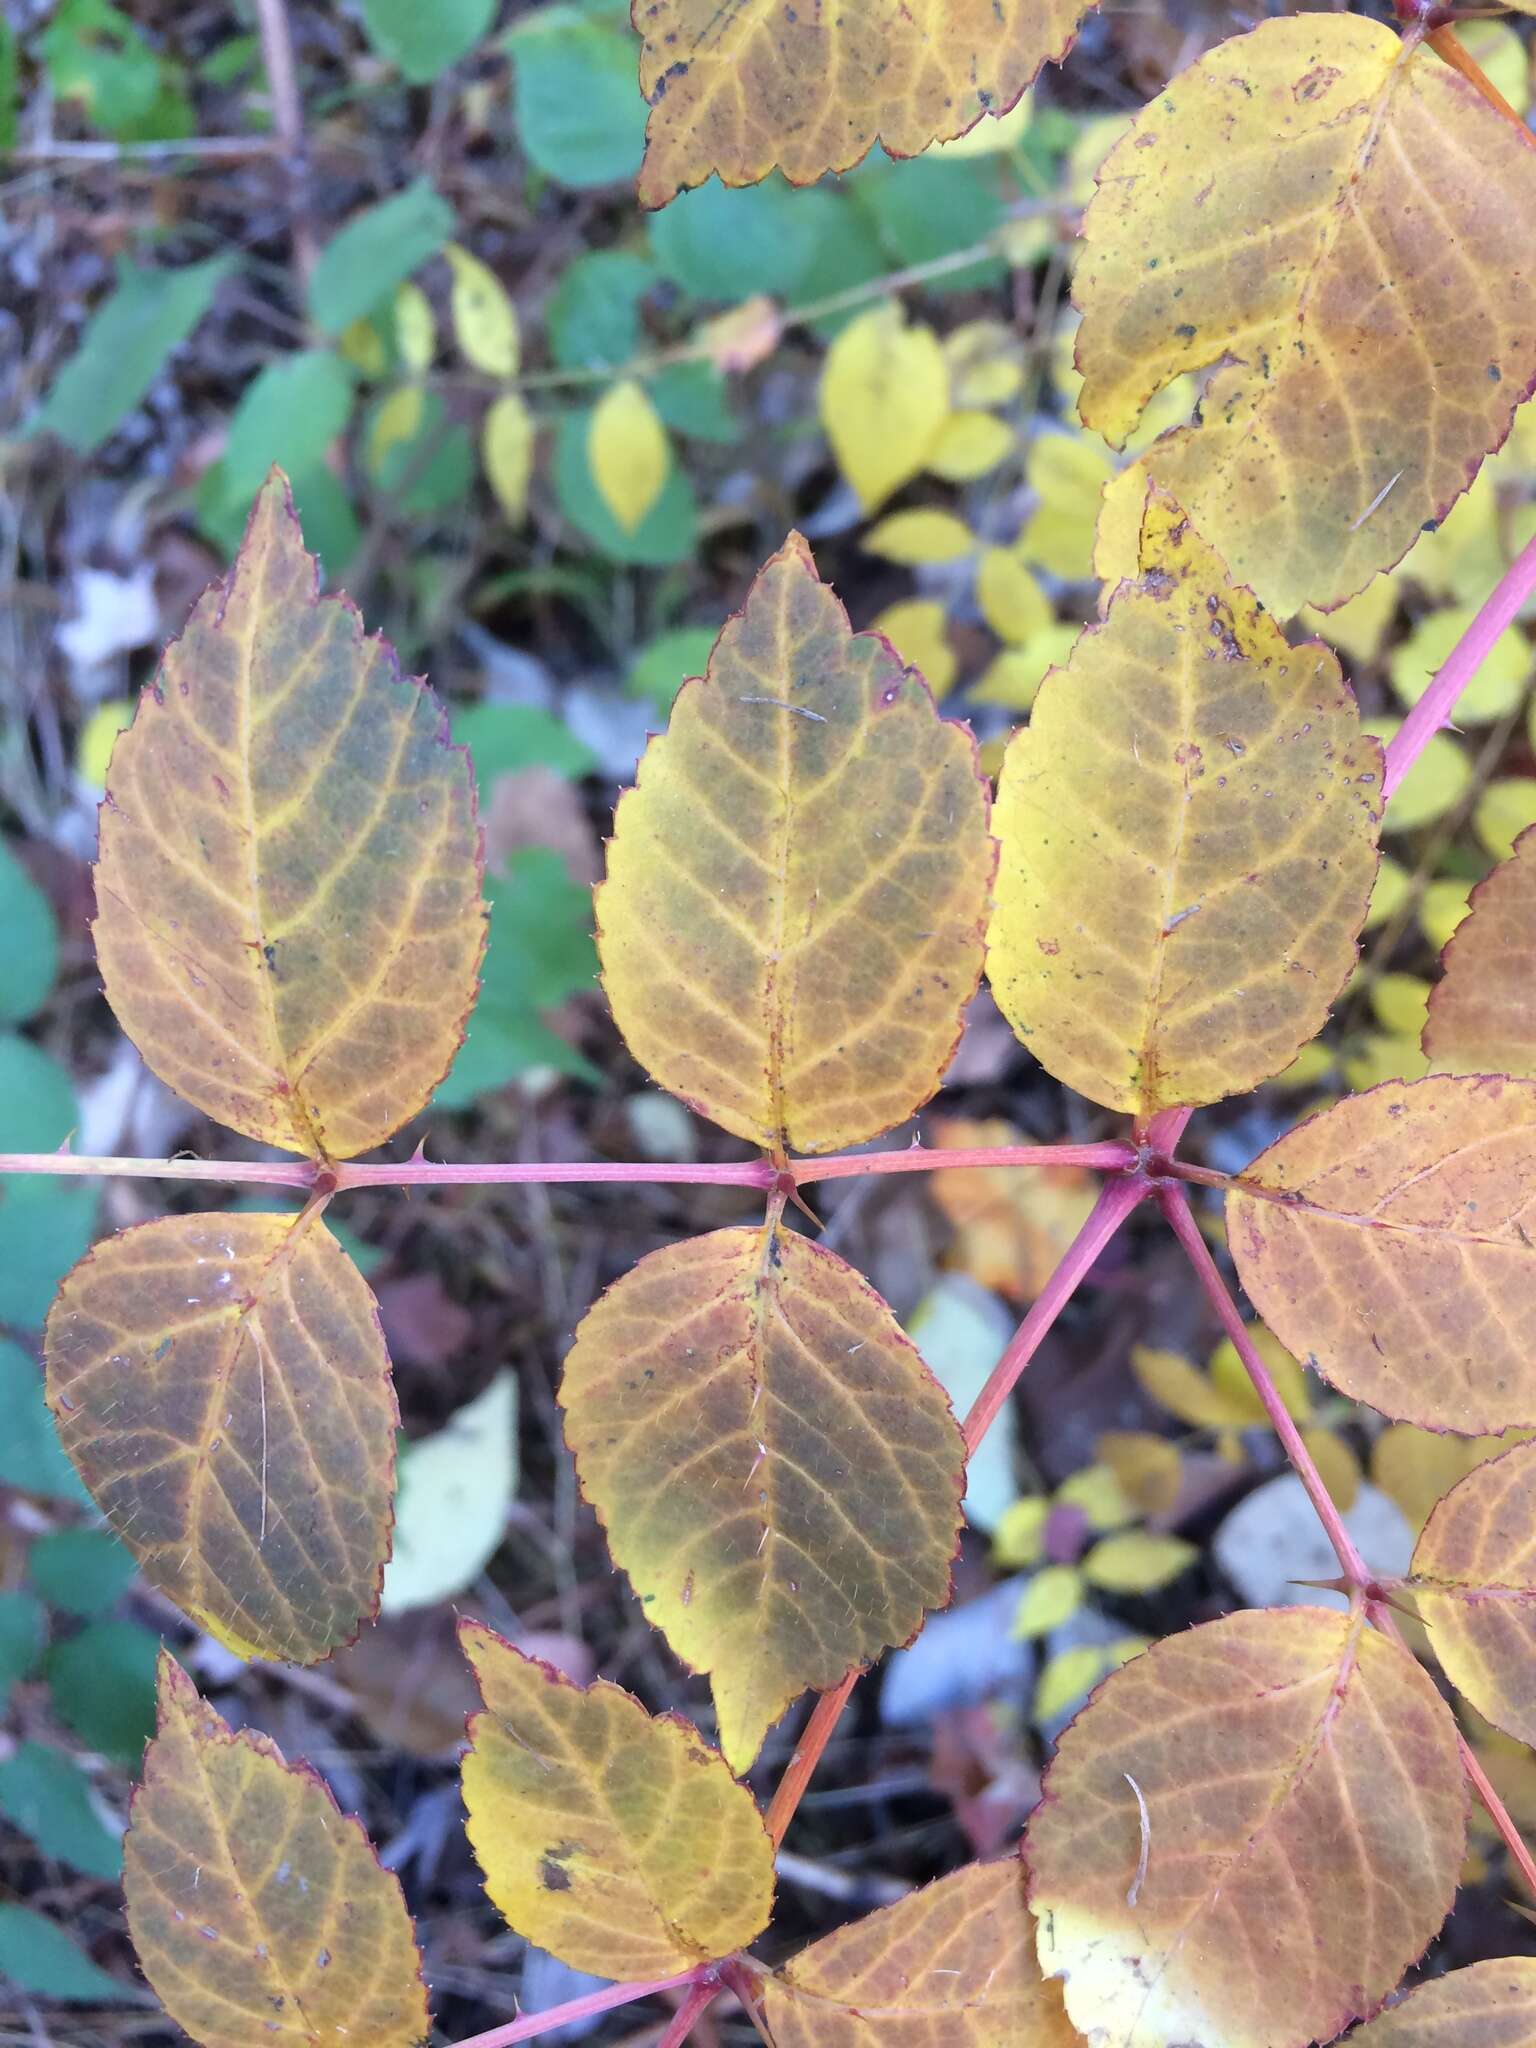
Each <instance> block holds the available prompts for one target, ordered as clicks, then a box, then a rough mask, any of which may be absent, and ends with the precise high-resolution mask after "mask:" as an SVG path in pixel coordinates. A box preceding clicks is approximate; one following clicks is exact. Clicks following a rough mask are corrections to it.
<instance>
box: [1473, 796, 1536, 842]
mask: <svg viewBox="0 0 1536 2048" xmlns="http://www.w3.org/2000/svg"><path fill="white" fill-rule="evenodd" d="M1531 825H1536V776H1532V775H1507V776H1501V777H1500V778H1499V779H1498V780H1497V781H1495V782H1490V783H1489V785H1488V787H1487V788H1486V789H1485V790H1484V791H1483V793H1482V795H1481V796H1480V797H1479V798H1478V800H1477V802H1476V804H1475V805H1474V806H1473V810H1472V829H1473V831H1474V832H1475V833H1476V834H1477V836H1478V838H1479V839H1480V840H1481V841H1482V843H1483V845H1484V846H1485V847H1486V848H1487V849H1488V851H1489V853H1491V854H1492V855H1493V857H1494V859H1495V860H1508V859H1509V857H1510V855H1511V854H1512V853H1513V852H1514V850H1515V841H1516V840H1517V839H1518V838H1519V837H1520V834H1521V833H1522V832H1524V831H1525V830H1526V829H1527V827H1528V826H1531Z"/></svg>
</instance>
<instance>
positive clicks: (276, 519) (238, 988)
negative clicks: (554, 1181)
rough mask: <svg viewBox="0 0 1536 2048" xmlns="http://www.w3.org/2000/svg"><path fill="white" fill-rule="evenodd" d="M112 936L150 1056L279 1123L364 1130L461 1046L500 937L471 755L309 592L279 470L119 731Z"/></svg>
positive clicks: (356, 1140)
mask: <svg viewBox="0 0 1536 2048" xmlns="http://www.w3.org/2000/svg"><path fill="white" fill-rule="evenodd" d="M95 936H96V953H97V958H98V960H99V961H100V964H101V971H102V977H103V980H104V981H105V983H106V989H107V998H108V1000H109V1001H110V1003H111V1004H112V1007H113V1009H114V1010H115V1011H116V1012H117V1015H118V1020H119V1022H120V1023H121V1024H122V1026H123V1029H124V1030H125V1031H126V1032H127V1033H128V1035H129V1037H130V1038H132V1040H133V1041H134V1043H135V1044H136V1045H137V1046H138V1048H139V1050H140V1052H141V1053H143V1055H144V1057H145V1059H146V1060H147V1061H148V1063H149V1064H150V1066H151V1067H153V1068H154V1070H155V1072H156V1073H157V1074H159V1075H160V1077H161V1078H162V1080H164V1081H167V1082H168V1083H169V1084H170V1085H171V1087H173V1088H175V1089H176V1090H177V1091H178V1092H179V1093H180V1094H182V1095H184V1096H185V1097H186V1098H187V1100H188V1101H189V1102H193V1103H195V1104H196V1105H197V1107H198V1108H199V1109H202V1110H204V1111H206V1112H207V1114H208V1115H209V1116H213V1117H217V1118H219V1119H220V1120H221V1121H222V1122H224V1123H227V1124H232V1125H233V1126H234V1128H235V1129H236V1130H238V1131H242V1132H244V1133H245V1135H246V1136H247V1137H251V1138H255V1139H257V1140H259V1141H260V1142H261V1143H263V1144H271V1145H282V1146H286V1147H287V1148H288V1149H289V1150H291V1151H295V1152H307V1153H309V1154H310V1155H311V1156H312V1157H314V1158H327V1157H329V1158H333V1159H344V1158H347V1157H350V1156H351V1154H353V1153H355V1152H361V1151H365V1150H366V1149H367V1148H368V1147H369V1146H371V1145H377V1144H379V1143H381V1142H382V1140H383V1139H385V1138H387V1137H388V1136H389V1135H390V1133H391V1132H392V1131H394V1130H396V1129H398V1128H399V1126H400V1125H401V1124H402V1123H404V1122H405V1120H406V1119H407V1118H408V1117H410V1116H413V1115H414V1114H415V1113H416V1111H417V1110H418V1109H420V1108H421V1107H422V1105H423V1103H425V1102H426V1101H427V1099H428V1097H429V1096H430V1095H431V1094H432V1091H433V1089H434V1088H436V1086H437V1084H438V1082H439V1081H440V1080H441V1079H442V1077H443V1074H444V1072H445V1071H446V1069H447V1067H448V1064H449V1062H450V1060H451V1059H452V1057H453V1055H454V1053H455V1052H456V1051H457V1050H458V1047H459V1043H460V1041H461V1039H462V1037H463V1027H464V1019H465V1017H466V1016H467V1014H468V1012H469V1008H470V1005H471V1004H472V1002H473V1000H474V995H475V988H476V975H477V972H478V969H479V964H480V955H481V951H482V949H483V947H484V944H485V911H484V906H483V904H482V902H481V898H480V835H479V829H478V827H477V825H476V822H475V798H474V782H473V778H472V776H471V774H470V769H469V759H468V756H467V754H466V753H465V752H464V750H463V748H461V747H454V746H452V745H451V744H450V742H449V737H448V722H447V720H446V718H445V717H444V715H443V711H442V707H441V705H440V704H439V703H438V702H437V699H436V698H435V697H434V696H433V695H432V692H431V691H430V690H429V689H427V687H426V686H425V684H423V683H420V682H414V681H411V680H409V679H407V678H405V677H403V676H402V675H401V674H400V671H399V668H398V666H397V664H396V661H395V657H394V653H393V651H392V649H391V648H389V647H388V646H387V645H386V644H385V642H383V641H382V640H377V639H373V640H369V639H365V638H364V637H363V632H362V624H361V621H360V620H359V618H358V615H357V612H356V611H355V609H354V608H353V607H352V606H351V605H350V604H348V603H347V602H346V601H345V600H344V599H337V598H319V597H317V595H316V570H315V563H314V560H313V558H312V557H311V556H309V555H307V554H306V553H305V552H304V544H303V539H302V537H301V535H300V533H299V526H298V521H297V519H296V518H295V517H294V511H293V503H292V500H291V498H290V497H289V495H288V489H287V485H286V483H285V482H284V480H283V478H282V477H281V476H280V475H279V474H277V473H276V472H274V474H273V476H272V478H271V479H270V480H269V481H268V483H267V484H266V485H265V486H264V488H263V490H262V492H261V495H260V497H259V498H258V499H257V501H256V507H255V510H254V511H253V512H252V514H251V523H250V525H249V527H248V528H247V529H246V535H245V539H244V541H243V542H242V543H241V547H240V551H239V553H238V554H237V555H236V557H235V562H234V566H233V568H232V569H231V571H230V574H229V577H228V579H227V581H226V582H225V583H223V584H222V585H215V586H214V587H213V589H211V590H210V591H209V592H208V593H207V595H206V596H204V597H203V598H201V599H200V600H199V602H198V604H197V606H196V609H195V610H194V611H193V613H192V616H191V618H190V619H189V620H188V622H187V626H186V629H185V631H184V632H183V633H182V635H181V637H180V639H178V640H175V641H173V642H172V643H171V646H170V648H169V649H168V650H167V653H166V657H165V661H164V664H163V666H162V667H161V670H160V673H159V675H158V677H157V678H156V680H155V682H154V684H153V685H152V686H151V687H150V688H149V689H148V690H146V691H145V693H144V695H143V697H142V698H141V700H140V702H139V709H138V714H137V716H136V717H135V719H134V722H133V725H132V727H131V729H130V730H129V731H128V732H126V733H125V734H124V735H123V737H122V738H121V739H120V740H119V741H118V743H117V746H116V748H115V750H114V752H113V755H112V765H111V770H110V772H109V775H108V778H107V801H106V803H105V805H104V806H103V807H102V813H101V853H100V857H99V859H98V861H97V864H96V925H95Z"/></svg>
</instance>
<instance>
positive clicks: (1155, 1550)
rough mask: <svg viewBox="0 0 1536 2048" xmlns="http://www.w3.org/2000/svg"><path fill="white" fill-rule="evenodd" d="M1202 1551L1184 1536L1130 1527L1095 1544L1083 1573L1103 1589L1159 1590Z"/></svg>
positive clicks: (1152, 1591) (1102, 1591) (1089, 1580)
mask: <svg viewBox="0 0 1536 2048" xmlns="http://www.w3.org/2000/svg"><path fill="white" fill-rule="evenodd" d="M1199 1555H1200V1552H1199V1550H1198V1548H1197V1547H1196V1546H1195V1545H1194V1544H1193V1543H1186V1542H1185V1541H1184V1540H1183V1538H1182V1537H1180V1536H1161V1535H1158V1534H1157V1533H1156V1532H1155V1531H1153V1530H1151V1529H1127V1530H1125V1531H1123V1532H1122V1533H1121V1534H1120V1535H1118V1536H1105V1537H1104V1538H1103V1539H1102V1540H1101V1541H1100V1542H1098V1543H1095V1544H1094V1546H1093V1548H1092V1549H1091V1550H1090V1551H1089V1552H1088V1555H1087V1556H1086V1557H1085V1558H1084V1559H1083V1577H1084V1578H1085V1579H1086V1580H1087V1581H1088V1584H1089V1585H1090V1586H1097V1587H1098V1589H1099V1591H1100V1592H1101V1593H1155V1592H1156V1591H1157V1590H1158V1588H1159V1587H1160V1586H1166V1585H1168V1584H1170V1583H1171V1581H1173V1580H1174V1579H1176V1578H1177V1577H1178V1576H1179V1574H1180V1572H1185V1571H1188V1569H1189V1567H1190V1566H1191V1565H1192V1564H1193V1563H1194V1562H1195V1561H1196V1559H1197V1558H1198V1557H1199Z"/></svg>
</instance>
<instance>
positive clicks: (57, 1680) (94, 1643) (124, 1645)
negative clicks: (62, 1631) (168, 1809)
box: [47, 1621, 160, 1769]
mask: <svg viewBox="0 0 1536 2048" xmlns="http://www.w3.org/2000/svg"><path fill="white" fill-rule="evenodd" d="M159 1655H160V1638H159V1637H158V1636H156V1635H153V1634H152V1633H151V1632H150V1630H148V1629H147V1628H140V1627H139V1625H138V1624H137V1622H132V1621H93V1622H90V1623H88V1624H87V1626H86V1627H85V1628H83V1629H81V1631H80V1633H79V1634H78V1635H76V1636H71V1637H70V1638H69V1639H68V1641H67V1642H62V1643H55V1644H54V1646H53V1648H52V1649H51V1650H50V1651H49V1652H48V1658H47V1668H48V1684H49V1688H50V1690H51V1691H52V1694H53V1705H54V1711H55V1712H56V1713H57V1714H58V1716H59V1719H60V1720H61V1721H63V1722H64V1723H65V1724H66V1725H67V1726H68V1727H71V1728H73V1729H74V1731H75V1733H76V1734H77V1735H78V1736H79V1737H80V1740H81V1741H82V1742H83V1743H84V1744H85V1745H86V1747H87V1748H88V1749H99V1750H100V1751H101V1753H102V1755H103V1756H106V1757H110V1758H111V1759H112V1761H113V1762H114V1763H119V1764H122V1765H124V1766H125V1767H126V1768H129V1769H137V1767H138V1763H139V1758H140V1757H141V1756H142V1754H143V1751H144V1745H145V1743H146V1742H148V1740H149V1738H150V1737H151V1736H152V1735H153V1734H154V1732H155V1663H156V1659H157V1658H158V1657H159Z"/></svg>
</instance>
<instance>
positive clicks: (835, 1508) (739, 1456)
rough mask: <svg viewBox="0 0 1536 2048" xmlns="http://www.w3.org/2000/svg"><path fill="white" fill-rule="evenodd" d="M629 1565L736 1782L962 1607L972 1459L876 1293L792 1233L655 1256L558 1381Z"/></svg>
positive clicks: (754, 1232)
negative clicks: (853, 1675)
mask: <svg viewBox="0 0 1536 2048" xmlns="http://www.w3.org/2000/svg"><path fill="white" fill-rule="evenodd" d="M560 1399H561V1404H562V1406H563V1407H564V1409H565V1416H566V1436H567V1439H568V1440H569V1442H570V1445H571V1448H572V1450H573V1451H574V1453H575V1455H576V1468H577V1472H578V1474H579V1476H580V1479H581V1484H582V1488H583V1490H584V1492H585V1493H586V1495H587V1498H588V1499H589V1500H590V1501H591V1502H592V1504H593V1506H594V1507H595V1508H596V1509H597V1512H598V1515H599V1517H600V1518H601V1520H602V1522H603V1525H604V1528H605V1530H606V1532H607V1536H608V1544H609V1549H610V1551H611V1552H612V1555H613V1559H614V1562H615V1563H616V1564H617V1565H618V1566H619V1567H620V1568H621V1570H623V1571H625V1572H627V1573H628V1575H629V1577H630V1580H631V1582H632V1584H633V1585H634V1588H635V1591H636V1593H637V1594H638V1595H639V1597H640V1599H641V1601H642V1603H643V1604H644V1608H645V1612H646V1615H647V1617H648V1618H649V1619H650V1620H651V1621H652V1622H654V1623H655V1625H656V1626H657V1627H658V1628H659V1629H661V1630H662V1632H663V1634H664V1635H665V1636H666V1638H667V1640H668V1642H669V1643H670V1644H671V1645H672V1647H673V1649H674V1650H675V1651H676V1652H677V1654H678V1655H679V1656H680V1657H682V1658H684V1659H685V1660H686V1661H687V1662H688V1663H689V1664H691V1665H693V1666H694V1668H695V1669H697V1670H701V1671H707V1672H708V1673H709V1676H710V1683H711V1687H712V1689H713V1692H714V1696H715V1708H716V1712H717V1714H718V1716H719V1722H720V1744H721V1748H722V1749H723V1750H724V1752H725V1755H726V1757H727V1759H728V1760H729V1761H730V1763H731V1765H732V1767H733V1768H734V1769H736V1770H745V1769H746V1768H747V1767H748V1766H749V1765H750V1764H751V1762H752V1760H753V1758H754V1757H755V1756H756V1755H757V1752H758V1749H759V1747H760V1746H761V1743H762V1739H763V1736H764V1734H765V1733H766V1732H767V1730H768V1728H769V1727H770V1726H771V1724H772V1723H773V1722H774V1721H776V1720H777V1719H778V1718H779V1716H780V1715H781V1714H782V1713H783V1712H784V1710H785V1708H786V1707H787V1706H788V1705H789V1704H790V1702H791V1700H793V1699H794V1698H795V1696H796V1695H797V1694H798V1693H801V1692H803V1691H804V1690H805V1689H806V1688H807V1687H810V1686H814V1687H817V1688H820V1689H825V1688H828V1687H830V1686H833V1685H836V1684H837V1683H838V1681H839V1680H840V1679H841V1678H842V1677H843V1676H844V1675H845V1674H846V1673H847V1672H848V1671H849V1670H850V1669H851V1668H852V1667H853V1666H854V1665H856V1664H860V1663H864V1662H867V1661H869V1660H871V1659H873V1658H875V1657H877V1656H878V1655H879V1654H880V1652H881V1651H882V1650H884V1649H886V1648H887V1647H888V1646H890V1645H892V1644H895V1643H902V1642H905V1641H907V1640H908V1639H909V1638H910V1637H912V1636H913V1635H914V1634H915V1633H916V1631H917V1629H918V1627H919V1625H920V1624H921V1621H922V1617H923V1613H924V1610H925V1609H928V1608H934V1607H942V1606H944V1605H946V1604H947V1602H948V1600H949V1596H950V1577H949V1567H950V1560H951V1558H952V1557H953V1556H954V1554H955V1547H956V1544H957V1542H958V1538H959V1527H960V1497H961V1493H962V1490H963V1484H964V1481H963V1470H964V1462H965V1448H964V1444H963V1441H962V1439H961V1436H960V1431H959V1427H958V1425H957V1424H956V1422H955V1419H954V1416H953V1414H952V1413H951V1410H950V1406H949V1402H948V1400H947V1399H946V1397H945V1395H944V1392H943V1390H942V1388H940V1386H939V1385H938V1382H937V1381H936V1380H935V1379H934V1378H933V1376H932V1374H931V1373H930V1372H929V1371H928V1369H927V1367H926V1366H925V1365H924V1364H923V1361H922V1359H921V1357H920V1356H919V1354H918V1352H917V1350H916V1348H915V1347H914V1346H913V1345H912V1344H911V1342H910V1341H909V1340H908V1339H907V1338H906V1337H905V1336H904V1335H903V1334H902V1331H901V1329H900V1328H899V1326H898V1325H897V1323H896V1319H895V1317H894V1316H893V1315H892V1314H891V1311H890V1309H889V1308H888V1307H887V1306H886V1304H885V1303H884V1302H883V1301H882V1300H881V1299H880V1297H879V1296H878V1295H877V1294H876V1293H875V1292H874V1290H873V1289H872V1288H871V1287H870V1286H869V1285H868V1284H867V1283H866V1282H865V1281H864V1280H863V1279H861V1278H860V1276H859V1275H858V1274H857V1273H855V1272H854V1270H853V1268H852V1267H851V1266H848V1265H845V1264H844V1263H843V1261H842V1260H841V1259H839V1258H836V1257H834V1256H833V1255H832V1254H831V1253H830V1252H825V1251H823V1250H821V1249H820V1247H819V1246H817V1245H814V1244H811V1243H810V1242H809V1241H808V1240H807V1239H805V1238H803V1237H798V1236H796V1235H794V1234H793V1233H792V1232H789V1231H786V1230H784V1229H783V1228H782V1227H781V1226H779V1225H777V1224H772V1225H769V1226H768V1227H767V1228H766V1229H740V1230H717V1231H714V1232H712V1233H711V1234H710V1235H709V1236H708V1237H700V1238H691V1239H689V1240H688V1241H687V1242H686V1243H683V1244H679V1245H673V1246H669V1247H667V1248H665V1249H663V1250H661V1251H657V1252H652V1253H651V1254H650V1255H649V1256H648V1257H647V1258H644V1259H642V1260H641V1261H640V1263H639V1264H638V1265H637V1266H636V1267H635V1268H634V1269H633V1270H632V1271H631V1272H629V1273H628V1274H626V1275H625V1276H624V1278H623V1279H621V1280H619V1281H617V1282H616V1283H615V1284H614V1285H613V1286H612V1287H611V1288H610V1289H609V1290H608V1292H607V1294H605V1295H604V1296H603V1297H602V1299H601V1300H600V1301H599V1302H598V1303H597V1304H596V1306H595V1307H594V1308H592V1309H590V1310H589V1311H588V1313H587V1315H586V1317H585V1319H584V1320H583V1322H582V1324H581V1326H580V1328H579V1329H578V1331H577V1333H576V1342H575V1344H574V1345H573V1346H572V1348H571V1351H570V1353H569V1355H568V1356H567V1358H566V1361H565V1368H564V1374H563V1377H562V1380H561V1384H560Z"/></svg>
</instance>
